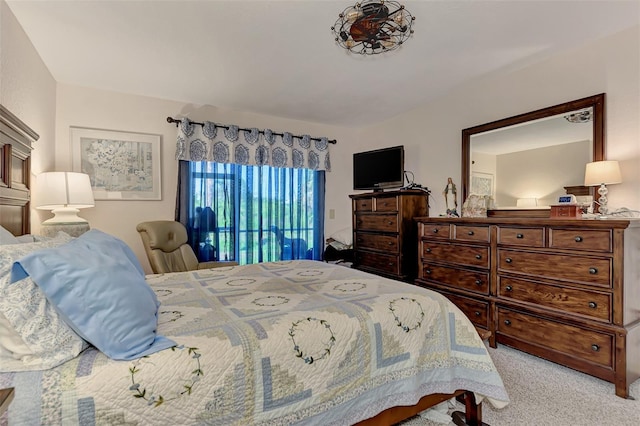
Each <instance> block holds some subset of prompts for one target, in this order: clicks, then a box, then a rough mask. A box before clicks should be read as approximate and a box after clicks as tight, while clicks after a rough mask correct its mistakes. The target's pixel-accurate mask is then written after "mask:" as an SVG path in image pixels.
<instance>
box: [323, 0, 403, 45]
mask: <svg viewBox="0 0 640 426" xmlns="http://www.w3.org/2000/svg"><path fill="white" fill-rule="evenodd" d="M415 19H416V18H415V17H414V16H412V15H411V13H410V12H409V11H408V10H407V9H405V7H404V5H401V4H400V3H398V2H397V1H392V0H389V1H384V0H365V1H363V2H358V3H356V4H355V5H354V6H349V7H347V8H346V9H345V10H344V11H343V12H342V13H341V14H339V15H338V20H337V21H336V23H335V24H333V26H332V27H331V31H333V33H334V34H335V36H336V38H335V40H336V43H338V44H339V45H340V46H342V47H344V48H345V49H347V50H348V51H350V52H353V53H360V54H362V55H376V54H378V53H382V52H389V51H391V50H395V49H397V48H398V47H400V46H401V45H402V44H403V43H404V42H405V40H407V39H408V38H409V37H410V36H411V34H413V30H412V29H411V26H412V25H413V21H415Z"/></svg>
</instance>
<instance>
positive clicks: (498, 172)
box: [462, 94, 604, 209]
mask: <svg viewBox="0 0 640 426" xmlns="http://www.w3.org/2000/svg"><path fill="white" fill-rule="evenodd" d="M603 114H604V94H601V95H597V96H592V97H590V98H585V99H580V100H577V101H572V102H567V103H565V104H561V105H556V106H553V107H549V108H545V109H542V110H537V111H533V112H531V113H527V114H521V115H519V116H515V117H510V118H507V119H504V120H499V121H496V122H493V123H488V124H484V125H481V126H476V127H473V128H470V129H465V130H463V133H462V134H463V146H462V154H463V158H462V170H463V176H462V182H463V187H462V192H463V197H464V199H466V197H467V196H468V195H469V194H479V195H491V196H492V197H493V199H494V202H495V207H496V208H498V209H516V208H517V209H548V208H549V205H550V204H554V203H555V200H556V199H557V197H558V196H559V195H563V194H565V193H566V191H565V187H568V186H571V187H576V186H577V187H579V186H581V185H583V184H584V170H585V166H586V164H587V163H589V162H591V161H599V160H603V159H604V125H603Z"/></svg>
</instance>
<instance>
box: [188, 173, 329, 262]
mask: <svg viewBox="0 0 640 426" xmlns="http://www.w3.org/2000/svg"><path fill="white" fill-rule="evenodd" d="M324 173H325V172H324V171H314V170H310V169H294V168H276V167H270V166H246V165H239V164H229V163H216V162H208V161H180V162H179V178H178V197H177V206H176V219H177V220H178V221H180V222H181V223H183V224H184V225H185V227H186V228H187V231H188V234H189V242H190V244H191V246H192V247H193V248H194V251H195V252H196V255H197V256H198V259H199V260H200V261H208V260H235V261H237V262H239V263H240V264H248V263H258V262H268V261H276V260H289V259H317V260H320V259H322V253H323V249H324V192H325V188H324V184H325V175H324Z"/></svg>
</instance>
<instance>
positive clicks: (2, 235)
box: [0, 226, 20, 245]
mask: <svg viewBox="0 0 640 426" xmlns="http://www.w3.org/2000/svg"><path fill="white" fill-rule="evenodd" d="M19 242H20V241H18V239H17V238H16V237H15V235H13V234H12V233H11V232H9V231H7V230H6V229H4V228H3V227H2V226H0V245H5V244H18V243H19Z"/></svg>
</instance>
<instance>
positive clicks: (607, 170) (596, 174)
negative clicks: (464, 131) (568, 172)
mask: <svg viewBox="0 0 640 426" xmlns="http://www.w3.org/2000/svg"><path fill="white" fill-rule="evenodd" d="M621 182H622V176H621V174H620V165H619V164H618V162H617V161H612V160H608V161H594V162H592V163H587V167H586V169H585V172H584V186H598V185H599V186H600V188H598V194H600V198H598V205H599V207H598V210H599V212H600V214H601V215H605V214H607V213H608V212H609V208H608V206H607V194H608V193H609V190H608V189H607V187H606V185H612V184H616V183H621Z"/></svg>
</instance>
